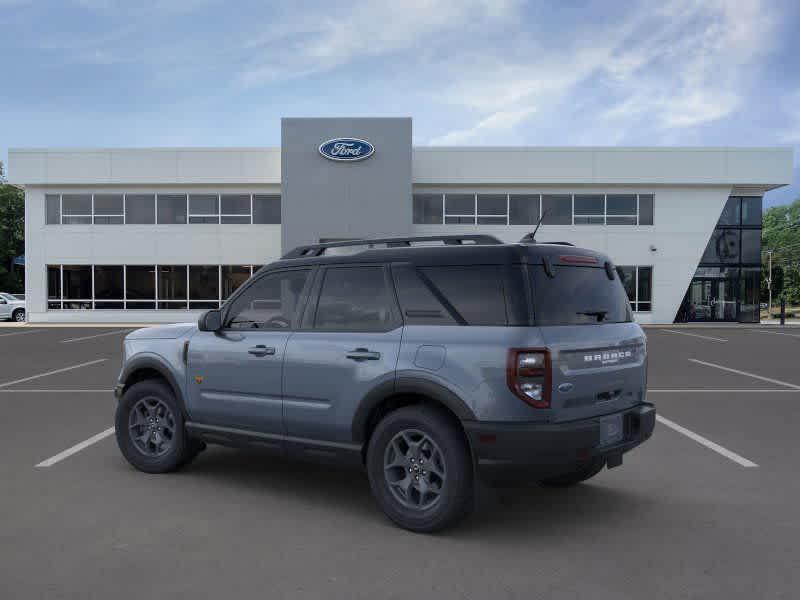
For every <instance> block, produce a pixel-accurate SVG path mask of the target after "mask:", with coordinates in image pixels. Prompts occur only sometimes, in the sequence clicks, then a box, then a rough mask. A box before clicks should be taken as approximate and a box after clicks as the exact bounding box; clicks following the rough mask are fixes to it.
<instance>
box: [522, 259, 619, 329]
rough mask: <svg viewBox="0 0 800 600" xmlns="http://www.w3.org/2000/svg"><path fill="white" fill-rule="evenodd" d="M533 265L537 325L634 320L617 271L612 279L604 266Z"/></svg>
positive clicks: (532, 274)
mask: <svg viewBox="0 0 800 600" xmlns="http://www.w3.org/2000/svg"><path fill="white" fill-rule="evenodd" d="M551 268H552V271H553V274H554V277H549V276H548V275H547V273H546V272H545V270H544V267H543V266H541V265H536V266H533V267H530V272H531V281H532V283H533V298H534V307H533V309H534V314H535V316H536V323H537V324H538V325H592V324H594V325H596V324H598V323H627V322H630V321H632V320H633V319H632V316H631V309H630V304H629V303H628V296H627V294H626V293H625V289H624V288H623V287H622V283H621V282H620V280H619V277H618V276H617V274H616V272H615V273H614V279H609V278H608V275H607V274H606V270H605V269H604V268H602V267H584V266H572V265H570V266H555V265H554V266H552V267H551Z"/></svg>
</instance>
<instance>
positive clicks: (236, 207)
mask: <svg viewBox="0 0 800 600" xmlns="http://www.w3.org/2000/svg"><path fill="white" fill-rule="evenodd" d="M220 201H221V208H220V222H221V223H225V224H239V225H243V224H249V223H250V194H222V196H221V197H220Z"/></svg>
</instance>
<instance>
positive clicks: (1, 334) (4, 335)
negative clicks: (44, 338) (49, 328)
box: [0, 329, 44, 337]
mask: <svg viewBox="0 0 800 600" xmlns="http://www.w3.org/2000/svg"><path fill="white" fill-rule="evenodd" d="M43 331H44V329H26V330H25V331H15V332H14V333H0V337H8V336H9V335H27V334H29V333H42V332H43Z"/></svg>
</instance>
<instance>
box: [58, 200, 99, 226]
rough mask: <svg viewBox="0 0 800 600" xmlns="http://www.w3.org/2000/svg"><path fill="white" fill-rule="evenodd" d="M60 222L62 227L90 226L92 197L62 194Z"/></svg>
mask: <svg viewBox="0 0 800 600" xmlns="http://www.w3.org/2000/svg"><path fill="white" fill-rule="evenodd" d="M61 222H62V223H63V224H64V225H90V224H91V223H92V195H91V194H62V195H61Z"/></svg>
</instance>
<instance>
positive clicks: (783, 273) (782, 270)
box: [761, 198, 800, 305]
mask: <svg viewBox="0 0 800 600" xmlns="http://www.w3.org/2000/svg"><path fill="white" fill-rule="evenodd" d="M761 249H762V251H763V253H762V273H763V275H762V278H761V279H762V287H761V297H762V300H766V297H767V285H766V280H767V277H769V254H768V251H769V250H771V251H772V297H773V299H777V298H780V297H781V295H784V296H785V297H786V302H787V303H789V304H795V305H796V304H800V198H798V199H797V200H795V201H794V202H792V203H791V204H789V205H786V206H773V207H772V208H770V209H769V210H767V211H766V212H765V213H764V219H763V230H762V233H761Z"/></svg>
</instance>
